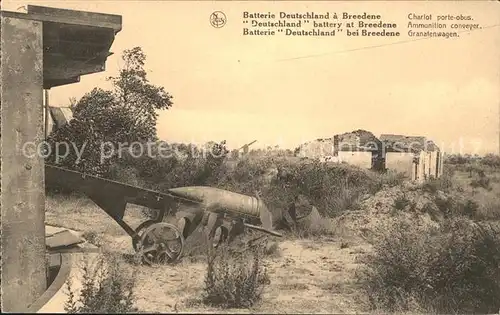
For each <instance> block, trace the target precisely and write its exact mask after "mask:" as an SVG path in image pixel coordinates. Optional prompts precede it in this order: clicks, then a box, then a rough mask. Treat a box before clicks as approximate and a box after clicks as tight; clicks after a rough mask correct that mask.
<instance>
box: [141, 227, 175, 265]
mask: <svg viewBox="0 0 500 315" xmlns="http://www.w3.org/2000/svg"><path fill="white" fill-rule="evenodd" d="M138 245H139V246H138V248H139V252H140V253H141V254H142V258H143V259H144V261H145V262H146V263H147V264H150V265H153V264H169V263H172V262H174V261H176V260H177V259H179V258H180V257H181V255H182V252H183V250H184V237H183V236H182V234H181V232H180V231H179V229H178V228H177V227H176V226H175V225H173V224H170V223H166V222H159V223H154V224H152V225H151V226H149V227H147V228H145V230H144V232H143V233H142V234H141V240H140V243H139V244H138Z"/></svg>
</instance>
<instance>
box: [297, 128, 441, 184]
mask: <svg viewBox="0 0 500 315" xmlns="http://www.w3.org/2000/svg"><path fill="white" fill-rule="evenodd" d="M295 155H296V156H300V157H307V158H311V159H318V160H320V161H324V162H333V163H342V162H344V163H349V164H352V165H356V166H359V167H362V168H367V169H372V170H377V171H386V170H393V171H397V172H401V173H404V174H406V175H407V176H408V177H409V178H411V179H412V180H415V181H422V180H425V179H429V178H439V177H440V176H441V175H442V171H443V170H442V168H443V165H442V164H443V163H442V152H441V151H440V149H439V147H438V146H437V145H436V144H435V143H434V142H433V141H432V140H428V139H427V138H426V137H422V136H405V135H394V134H382V135H381V136H380V137H379V138H377V137H376V136H375V135H374V134H373V133H371V132H369V131H366V130H362V129H358V130H355V131H352V132H346V133H342V134H337V135H334V136H333V137H332V138H326V139H317V140H315V141H311V142H308V143H304V144H302V145H301V146H299V147H298V148H297V149H296V150H295Z"/></svg>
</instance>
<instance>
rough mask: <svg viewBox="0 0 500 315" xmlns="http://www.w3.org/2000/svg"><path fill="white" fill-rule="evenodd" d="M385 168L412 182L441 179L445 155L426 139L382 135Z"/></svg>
mask: <svg viewBox="0 0 500 315" xmlns="http://www.w3.org/2000/svg"><path fill="white" fill-rule="evenodd" d="M380 140H381V141H382V143H383V149H384V151H385V153H384V155H385V168H386V169H390V170H395V171H398V172H401V173H405V174H407V175H408V177H410V178H411V179H412V180H416V181H422V180H425V179H429V178H439V177H440V176H441V175H442V173H443V161H442V159H443V155H442V152H441V151H440V149H439V147H438V146H437V145H436V144H435V143H434V142H433V141H431V140H427V139H426V138H425V137H409V136H404V135H385V134H384V135H381V136H380Z"/></svg>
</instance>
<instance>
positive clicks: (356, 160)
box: [338, 151, 372, 169]
mask: <svg viewBox="0 0 500 315" xmlns="http://www.w3.org/2000/svg"><path fill="white" fill-rule="evenodd" d="M338 158H339V160H340V161H341V162H346V163H349V164H351V165H355V166H358V167H361V168H365V169H370V168H372V153H371V152H352V151H340V152H339V153H338Z"/></svg>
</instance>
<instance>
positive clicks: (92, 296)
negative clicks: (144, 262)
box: [64, 254, 137, 314]
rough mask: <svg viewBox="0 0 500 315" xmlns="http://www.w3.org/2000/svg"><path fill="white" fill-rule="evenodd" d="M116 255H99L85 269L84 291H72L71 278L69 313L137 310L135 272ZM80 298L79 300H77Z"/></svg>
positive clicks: (83, 271)
mask: <svg viewBox="0 0 500 315" xmlns="http://www.w3.org/2000/svg"><path fill="white" fill-rule="evenodd" d="M123 266H124V265H123V262H122V261H121V260H120V258H119V257H118V256H116V255H115V254H108V255H106V256H100V257H99V258H98V259H96V260H95V261H94V262H93V263H91V262H89V261H88V260H86V261H85V263H84V265H83V266H82V288H81V291H80V292H75V291H73V287H72V281H71V278H70V279H68V282H67V283H66V285H67V289H68V300H67V301H66V303H65V307H64V309H65V311H66V312H68V313H101V314H105V313H130V312H137V308H136V307H134V292H133V291H134V288H135V277H134V275H135V273H134V272H129V271H127V270H126V269H125V268H124V267H123ZM76 296H78V298H76Z"/></svg>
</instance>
